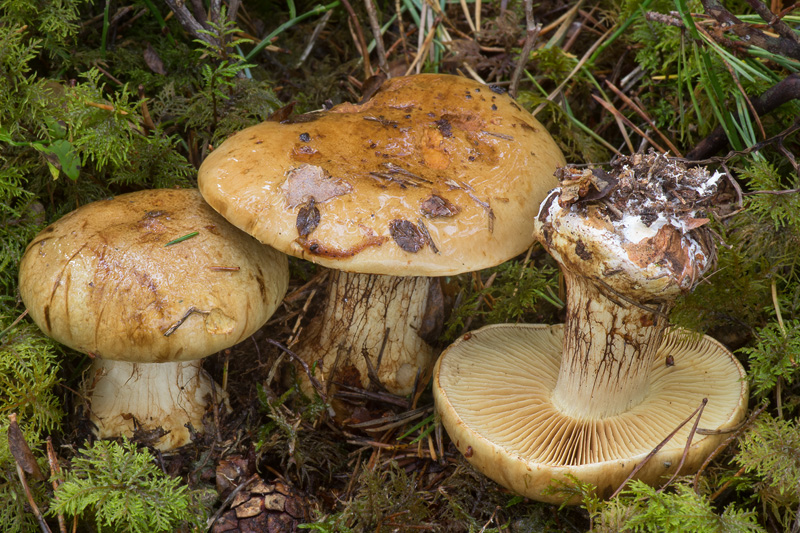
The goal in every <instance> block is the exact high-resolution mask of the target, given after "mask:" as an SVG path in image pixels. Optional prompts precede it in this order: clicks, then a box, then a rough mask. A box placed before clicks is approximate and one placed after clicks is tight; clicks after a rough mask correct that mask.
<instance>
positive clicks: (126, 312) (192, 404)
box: [19, 189, 289, 450]
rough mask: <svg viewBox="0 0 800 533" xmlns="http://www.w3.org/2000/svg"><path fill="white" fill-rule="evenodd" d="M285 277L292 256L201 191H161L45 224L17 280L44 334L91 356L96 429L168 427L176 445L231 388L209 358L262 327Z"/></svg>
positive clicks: (164, 443) (167, 445) (89, 391)
mask: <svg viewBox="0 0 800 533" xmlns="http://www.w3.org/2000/svg"><path fill="white" fill-rule="evenodd" d="M288 277H289V273H288V262H287V259H286V256H285V255H283V254H280V253H278V252H276V251H275V250H273V249H271V248H269V247H267V246H264V245H262V244H260V243H258V242H257V241H256V240H255V239H253V238H251V237H250V236H248V235H246V234H244V233H242V232H240V231H239V230H238V229H236V228H234V227H233V226H232V225H230V224H229V223H228V222H227V221H225V219H224V218H222V217H221V216H219V214H217V213H216V212H215V211H214V210H213V209H211V208H210V207H209V206H208V205H207V204H206V203H205V202H204V201H203V199H202V197H201V196H200V194H199V192H198V191H197V190H193V189H184V190H178V189H175V190H172V189H170V190H168V189H163V190H151V191H140V192H135V193H130V194H123V195H121V196H117V197H115V198H112V199H109V200H102V201H98V202H94V203H91V204H87V205H85V206H83V207H81V208H79V209H77V210H75V211H73V212H71V213H69V214H67V215H66V216H64V217H63V218H61V219H59V220H58V221H56V222H55V223H53V224H51V225H50V226H48V227H47V228H45V229H44V230H43V231H42V232H41V233H39V234H38V235H37V236H36V237H35V238H34V239H33V241H32V242H31V243H30V244H29V245H28V248H27V250H26V251H25V255H24V256H23V258H22V262H21V264H20V274H19V289H20V293H21V295H22V300H23V302H24V303H25V305H26V306H27V308H28V312H29V313H30V316H31V317H32V318H33V320H34V322H36V324H37V325H38V326H39V327H40V328H41V329H42V331H43V332H45V333H46V334H47V335H49V336H50V337H52V338H54V339H55V340H57V341H59V342H61V343H63V344H65V345H67V346H69V347H70V348H72V349H74V350H77V351H79V352H83V353H86V354H89V356H90V357H92V358H93V359H94V361H93V363H92V367H91V370H90V371H89V373H88V377H87V378H86V381H85V388H86V395H87V398H88V399H89V403H90V408H89V414H90V418H91V420H92V421H93V422H94V423H95V425H96V426H97V435H98V437H100V438H105V437H113V436H120V435H126V436H131V435H132V434H133V431H134V430H135V429H142V430H145V431H151V432H154V433H152V434H155V435H160V433H161V432H159V431H157V430H158V429H159V428H161V429H163V430H164V431H165V432H166V434H165V435H164V436H163V438H161V439H160V440H158V443H157V447H158V448H160V449H164V450H167V449H172V448H176V447H178V446H182V445H183V444H186V443H187V442H189V430H188V428H187V427H185V425H186V424H191V425H192V426H193V427H194V428H195V430H197V431H202V428H203V426H202V418H203V415H204V413H205V412H206V410H207V408H208V407H209V405H211V401H210V399H211V398H216V399H217V400H218V401H221V400H222V399H223V398H224V395H225V393H224V391H222V389H221V388H220V387H219V386H215V384H214V383H213V381H212V380H211V379H210V378H209V377H208V376H207V374H206V373H205V372H203V371H202V368H201V361H200V360H201V359H202V358H203V357H206V356H207V355H210V354H212V353H214V352H217V351H219V350H222V349H225V348H227V347H229V346H233V345H234V344H236V343H238V342H240V341H241V340H243V339H245V338H247V337H248V336H249V335H251V334H252V333H253V332H255V331H256V330H257V329H258V328H259V327H261V325H263V324H264V322H266V320H267V319H268V318H269V317H270V315H272V313H273V311H274V310H275V308H276V307H277V305H278V303H279V302H280V301H281V299H282V297H283V295H284V293H285V292H286V288H287V285H288Z"/></svg>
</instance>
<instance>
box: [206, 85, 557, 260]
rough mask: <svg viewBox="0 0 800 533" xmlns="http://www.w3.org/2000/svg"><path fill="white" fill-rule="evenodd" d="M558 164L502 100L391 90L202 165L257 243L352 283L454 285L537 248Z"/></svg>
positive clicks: (270, 133)
mask: <svg viewBox="0 0 800 533" xmlns="http://www.w3.org/2000/svg"><path fill="white" fill-rule="evenodd" d="M563 164H564V158H563V155H562V154H561V151H560V150H559V149H558V147H557V146H556V144H555V142H554V141H553V140H552V138H551V137H550V135H549V134H548V133H547V132H546V131H545V129H544V128H543V127H542V125H541V124H540V123H539V122H538V121H536V119H534V118H533V117H532V116H531V114H530V113H528V112H527V111H525V110H524V109H523V108H521V107H520V106H519V105H518V104H517V103H516V102H514V100H513V99H511V98H510V97H509V96H508V95H506V94H504V93H503V91H502V90H499V89H497V88H493V87H490V86H486V85H482V84H480V83H477V82H474V81H471V80H469V79H466V78H461V77H457V76H446V75H419V76H409V77H401V78H394V79H391V80H389V81H387V82H385V83H384V84H383V86H382V87H381V89H380V90H379V91H378V92H377V93H376V94H375V95H374V96H373V97H372V99H371V100H369V101H367V102H366V103H364V104H361V105H355V104H342V105H339V106H336V107H334V108H333V109H331V110H330V111H325V112H319V113H312V114H308V115H301V116H298V117H294V118H293V119H290V120H289V121H286V122H283V123H279V122H264V123H262V124H259V125H257V126H253V127H251V128H248V129H246V130H244V131H242V132H239V133H237V134H236V135H234V136H232V137H231V138H229V139H228V140H226V141H225V142H224V143H223V144H222V145H221V146H219V147H218V148H217V149H215V150H214V151H213V152H212V153H211V154H210V155H209V156H208V157H207V158H206V160H205V161H204V162H203V165H202V166H201V168H200V172H199V175H198V184H199V187H200V190H201V192H202V194H203V196H204V197H205V199H206V201H208V202H209V204H211V206H212V207H214V209H216V210H217V211H219V212H220V213H221V214H222V215H223V216H224V217H225V218H226V219H228V220H229V221H231V222H232V223H233V224H234V225H236V226H237V227H239V228H241V229H243V230H244V231H246V232H248V233H250V234H251V235H253V236H255V237H256V238H257V239H258V240H260V241H261V242H264V243H266V244H269V245H271V246H274V247H275V248H277V249H279V250H281V251H283V252H285V253H288V254H291V255H295V256H297V257H301V258H304V259H308V260H311V261H314V262H317V263H320V264H322V265H325V266H328V267H332V268H337V269H341V270H346V271H351V272H361V273H367V274H390V275H447V274H454V273H460V272H464V271H471V270H478V269H481V268H486V267H489V266H493V265H496V264H498V263H500V262H502V261H505V260H507V259H509V258H511V257H514V256H515V255H517V254H519V253H521V252H523V251H524V250H525V249H526V248H527V247H528V246H530V244H531V242H532V237H531V235H532V230H533V220H534V217H535V216H536V213H537V210H538V207H539V202H540V201H541V200H542V199H543V198H544V196H545V195H546V193H547V191H548V190H550V189H552V188H553V187H555V186H556V185H557V180H556V178H555V177H554V176H553V172H554V171H555V169H556V167H558V166H560V165H563Z"/></svg>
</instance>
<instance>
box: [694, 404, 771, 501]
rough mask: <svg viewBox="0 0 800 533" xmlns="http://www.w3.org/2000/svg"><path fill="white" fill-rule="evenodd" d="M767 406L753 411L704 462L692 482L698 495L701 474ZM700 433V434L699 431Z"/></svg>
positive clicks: (764, 405)
mask: <svg viewBox="0 0 800 533" xmlns="http://www.w3.org/2000/svg"><path fill="white" fill-rule="evenodd" d="M767 405H768V404H766V403H764V404H762V405H761V407H759V408H758V409H756V410H755V411H753V412H752V414H751V415H750V416H749V417H747V420H745V421H744V422H742V423H741V424H739V427H737V428H736V430H735V431H734V432H733V433H731V435H729V436H728V438H727V439H725V441H724V442H722V444H720V445H719V446H717V447H716V449H715V450H714V451H713V452H712V453H711V455H709V456H708V457H706V460H705V461H703V464H702V465H700V469H699V470H698V471H697V473H696V474H695V475H694V481H693V482H692V486H693V487H694V491H695V492H696V493H698V494H700V489H699V484H700V475H701V474H702V473H703V472H704V471H705V469H706V467H708V465H709V464H710V463H711V461H713V460H714V458H715V457H716V456H717V455H719V454H720V452H722V450H724V449H725V448H727V447H728V445H729V444H730V443H731V442H733V441H735V440H736V439H738V438H739V435H741V434H742V432H743V431H744V430H745V429H746V428H747V427H749V426H750V424H752V423H753V421H754V420H755V419H756V418H758V415H760V414H761V413H763V412H764V409H766V408H767ZM698 433H700V432H699V431H698ZM725 486H727V484H726V485H725ZM717 492H719V491H717ZM711 499H712V500H713V499H714V498H713V497H712V498H711Z"/></svg>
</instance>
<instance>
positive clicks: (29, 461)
mask: <svg viewBox="0 0 800 533" xmlns="http://www.w3.org/2000/svg"><path fill="white" fill-rule="evenodd" d="M8 420H9V422H10V424H9V426H8V447H9V448H10V450H11V455H12V456H13V457H14V464H15V465H16V467H17V476H18V477H19V481H20V483H21V484H22V489H23V491H24V492H25V497H26V498H27V499H28V505H30V507H31V511H32V512H33V516H35V517H36V521H37V522H38V523H39V527H40V528H41V530H42V532H43V533H52V532H51V531H50V527H49V526H48V525H47V522H45V520H44V517H43V516H42V512H41V511H40V510H39V507H38V506H37V505H36V500H34V499H33V493H32V492H31V488H30V487H29V486H28V480H27V479H26V478H25V472H26V471H27V472H28V473H30V474H31V475H32V476H34V477H35V478H37V479H41V480H44V474H42V472H41V470H39V465H38V464H36V458H35V457H34V456H33V453H32V452H31V449H30V447H29V446H28V443H27V442H26V441H25V437H23V435H22V431H21V430H20V428H19V425H18V424H17V414H16V413H11V414H10V415H8ZM23 464H24V466H25V468H24V469H23Z"/></svg>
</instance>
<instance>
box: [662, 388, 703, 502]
mask: <svg viewBox="0 0 800 533" xmlns="http://www.w3.org/2000/svg"><path fill="white" fill-rule="evenodd" d="M707 403H708V398H703V401H702V403H701V404H700V410H699V411H697V418H695V419H694V424H693V425H692V430H691V431H690V432H689V437H688V438H687V439H686V447H685V448H684V449H683V453H682V454H681V460H680V462H679V463H678V468H676V469H675V473H674V474H672V477H671V478H669V481H667V482H666V483H664V485H663V486H662V487H661V488H660V489H658V490H657V491H656V492H661V491H663V490H664V489H666V488H667V487H668V486H669V485H670V484H671V483H672V482H673V481H675V478H676V477H678V473H679V472H680V471H681V468H683V463H685V462H686V456H687V455H688V454H689V447H691V445H692V438H693V437H694V433H695V431H697V425H698V424H699V423H700V417H702V416H703V409H705V408H706V404H707Z"/></svg>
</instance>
